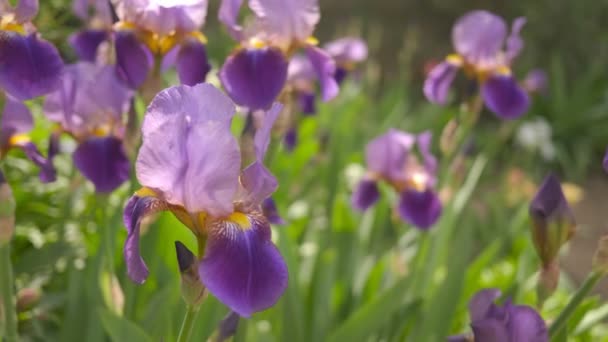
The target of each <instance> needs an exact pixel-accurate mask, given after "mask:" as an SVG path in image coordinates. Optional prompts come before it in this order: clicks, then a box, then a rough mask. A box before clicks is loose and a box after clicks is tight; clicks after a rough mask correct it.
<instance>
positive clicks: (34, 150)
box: [19, 142, 57, 183]
mask: <svg viewBox="0 0 608 342" xmlns="http://www.w3.org/2000/svg"><path fill="white" fill-rule="evenodd" d="M19 147H20V148H21V149H22V150H23V152H25V155H26V156H27V159H29V160H30V161H32V162H33V163H34V164H36V166H38V168H40V173H39V174H38V177H39V178H40V181H41V182H42V183H50V182H54V181H55V180H56V179H57V173H56V171H55V168H54V167H53V163H52V162H51V160H50V159H46V158H44V157H43V156H42V154H40V151H39V150H38V147H36V145H34V143H32V142H27V143H25V144H23V145H20V146H19Z"/></svg>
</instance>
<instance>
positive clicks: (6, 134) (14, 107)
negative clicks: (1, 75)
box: [0, 97, 34, 145]
mask: <svg viewBox="0 0 608 342" xmlns="http://www.w3.org/2000/svg"><path fill="white" fill-rule="evenodd" d="M33 126H34V118H33V117H32V113H31V112H30V110H29V109H28V108H27V106H26V105H24V104H23V103H21V102H19V101H17V100H15V99H13V98H11V97H7V98H6V100H5V102H4V109H3V111H2V121H0V145H2V144H4V142H5V140H6V141H7V140H8V139H9V138H10V136H11V135H13V134H18V133H26V132H29V131H30V130H31V129H32V127H33Z"/></svg>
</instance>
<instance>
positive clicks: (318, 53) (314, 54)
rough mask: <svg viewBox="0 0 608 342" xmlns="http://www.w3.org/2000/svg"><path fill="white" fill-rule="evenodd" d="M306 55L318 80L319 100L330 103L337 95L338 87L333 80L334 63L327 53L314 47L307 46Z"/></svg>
mask: <svg viewBox="0 0 608 342" xmlns="http://www.w3.org/2000/svg"><path fill="white" fill-rule="evenodd" d="M306 55H307V56H308V59H309V60H310V63H311V64H312V67H313V69H314V71H315V73H316V74H317V78H318V79H319V86H320V88H321V99H323V101H330V100H332V99H333V98H334V97H336V96H337V95H338V93H339V92H340V87H339V86H338V82H336V79H335V78H334V74H335V73H336V62H334V60H333V58H331V56H330V55H329V54H327V52H325V51H323V50H322V49H320V48H318V47H316V46H310V45H309V46H307V47H306Z"/></svg>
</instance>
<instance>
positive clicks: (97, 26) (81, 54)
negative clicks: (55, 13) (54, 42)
mask: <svg viewBox="0 0 608 342" xmlns="http://www.w3.org/2000/svg"><path fill="white" fill-rule="evenodd" d="M72 10H73V11H74V14H76V16H77V17H78V18H80V19H81V20H82V21H83V22H85V23H87V28H86V29H84V30H81V31H78V32H76V33H73V34H72V35H70V37H69V39H68V41H69V42H70V45H71V46H72V48H73V49H74V51H75V52H76V55H77V56H78V58H79V59H80V60H82V61H88V62H95V61H97V55H98V50H99V47H100V46H101V44H102V43H104V42H108V41H109V40H110V38H111V36H112V9H111V7H110V2H109V1H108V0H74V2H72Z"/></svg>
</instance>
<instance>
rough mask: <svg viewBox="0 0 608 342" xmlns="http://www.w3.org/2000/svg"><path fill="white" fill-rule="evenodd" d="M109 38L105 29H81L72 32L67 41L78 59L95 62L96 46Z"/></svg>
mask: <svg viewBox="0 0 608 342" xmlns="http://www.w3.org/2000/svg"><path fill="white" fill-rule="evenodd" d="M109 38H110V35H109V34H108V32H107V31H105V30H83V31H80V32H76V33H74V34H72V35H71V36H70V37H69V39H68V41H69V42H70V45H71V46H72V48H73V49H74V51H76V56H78V59H80V60H83V61H89V62H95V60H97V48H98V47H99V45H100V44H101V43H103V42H104V41H106V40H108V39H109Z"/></svg>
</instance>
